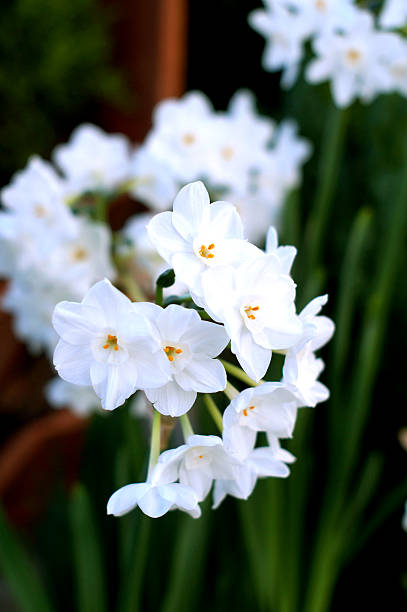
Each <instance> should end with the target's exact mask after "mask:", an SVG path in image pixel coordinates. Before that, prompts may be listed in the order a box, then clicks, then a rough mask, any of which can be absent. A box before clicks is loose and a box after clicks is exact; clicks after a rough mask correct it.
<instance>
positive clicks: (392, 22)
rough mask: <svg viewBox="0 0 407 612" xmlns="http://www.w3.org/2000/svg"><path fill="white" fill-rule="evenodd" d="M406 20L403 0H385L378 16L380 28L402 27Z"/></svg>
mask: <svg viewBox="0 0 407 612" xmlns="http://www.w3.org/2000/svg"><path fill="white" fill-rule="evenodd" d="M406 22H407V4H406V2H405V0H385V3H384V6H383V9H382V12H381V13H380V17H379V24H380V25H381V26H382V28H402V27H403V26H404V25H406Z"/></svg>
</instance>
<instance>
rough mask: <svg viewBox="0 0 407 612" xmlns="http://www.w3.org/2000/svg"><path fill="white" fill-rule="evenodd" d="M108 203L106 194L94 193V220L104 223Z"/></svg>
mask: <svg viewBox="0 0 407 612" xmlns="http://www.w3.org/2000/svg"><path fill="white" fill-rule="evenodd" d="M108 204H109V198H108V197H107V195H106V194H104V193H98V194H96V195H95V207H94V218H95V221H100V222H101V223H106V221H107V209H108Z"/></svg>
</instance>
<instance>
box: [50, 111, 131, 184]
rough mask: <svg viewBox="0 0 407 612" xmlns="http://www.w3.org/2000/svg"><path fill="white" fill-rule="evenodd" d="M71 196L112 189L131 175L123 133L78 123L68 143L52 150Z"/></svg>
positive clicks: (128, 148)
mask: <svg viewBox="0 0 407 612" xmlns="http://www.w3.org/2000/svg"><path fill="white" fill-rule="evenodd" d="M53 160H54V162H55V164H56V165H57V166H58V167H59V168H60V169H61V170H62V172H63V173H64V175H65V177H66V179H67V181H68V185H69V193H70V195H71V196H75V195H80V194H81V193H83V192H86V191H112V190H115V189H118V188H119V187H120V186H121V185H122V184H123V183H125V182H126V181H128V180H129V178H130V143H129V142H128V140H127V138H126V137H125V136H123V135H122V134H106V132H104V131H103V130H102V129H101V128H99V127H98V126H96V125H92V124H90V123H84V124H82V125H79V126H78V127H77V128H75V130H74V131H73V132H72V135H71V138H70V140H69V142H68V143H67V144H63V145H59V146H57V147H56V148H55V150H54V153H53Z"/></svg>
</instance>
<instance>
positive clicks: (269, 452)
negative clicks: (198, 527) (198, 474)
mask: <svg viewBox="0 0 407 612" xmlns="http://www.w3.org/2000/svg"><path fill="white" fill-rule="evenodd" d="M268 440H269V444H270V446H265V447H261V448H255V449H254V450H252V451H251V452H250V453H249V454H248V455H247V456H246V457H245V458H244V459H242V461H241V462H240V465H239V467H238V468H235V478H234V479H233V480H215V486H214V490H213V506H212V508H217V507H218V506H219V505H220V504H221V502H222V501H223V500H224V499H225V497H226V496H227V495H231V496H232V497H237V498H238V499H247V498H248V497H249V496H250V495H251V493H252V491H253V489H254V487H255V486H256V482H257V479H258V478H266V477H270V476H271V477H275V478H287V476H289V474H290V470H289V468H288V467H287V465H286V463H292V462H293V461H294V460H295V458H294V457H293V455H291V453H289V452H288V451H286V450H284V449H282V448H280V444H279V441H278V439H277V438H275V437H273V436H269V437H268Z"/></svg>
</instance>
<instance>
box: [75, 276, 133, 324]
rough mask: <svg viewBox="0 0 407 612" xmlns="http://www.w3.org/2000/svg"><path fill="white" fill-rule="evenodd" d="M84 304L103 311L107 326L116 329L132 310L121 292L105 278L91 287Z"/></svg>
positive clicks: (127, 299)
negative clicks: (125, 315) (123, 317)
mask: <svg viewBox="0 0 407 612" xmlns="http://www.w3.org/2000/svg"><path fill="white" fill-rule="evenodd" d="M82 304H85V305H86V306H93V307H94V308H97V309H98V310H102V311H103V314H104V319H105V321H106V326H112V327H115V326H116V325H117V324H118V322H119V321H120V319H121V317H122V316H123V315H124V314H127V313H128V312H129V310H130V306H131V302H130V300H129V298H128V297H126V296H125V295H124V293H122V292H121V291H119V290H118V289H116V287H113V285H112V283H111V282H110V281H109V280H107V278H105V279H104V280H102V281H99V282H98V283H96V284H95V285H93V287H91V288H90V289H89V291H88V293H87V294H86V295H85V297H84V299H83V301H82Z"/></svg>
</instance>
